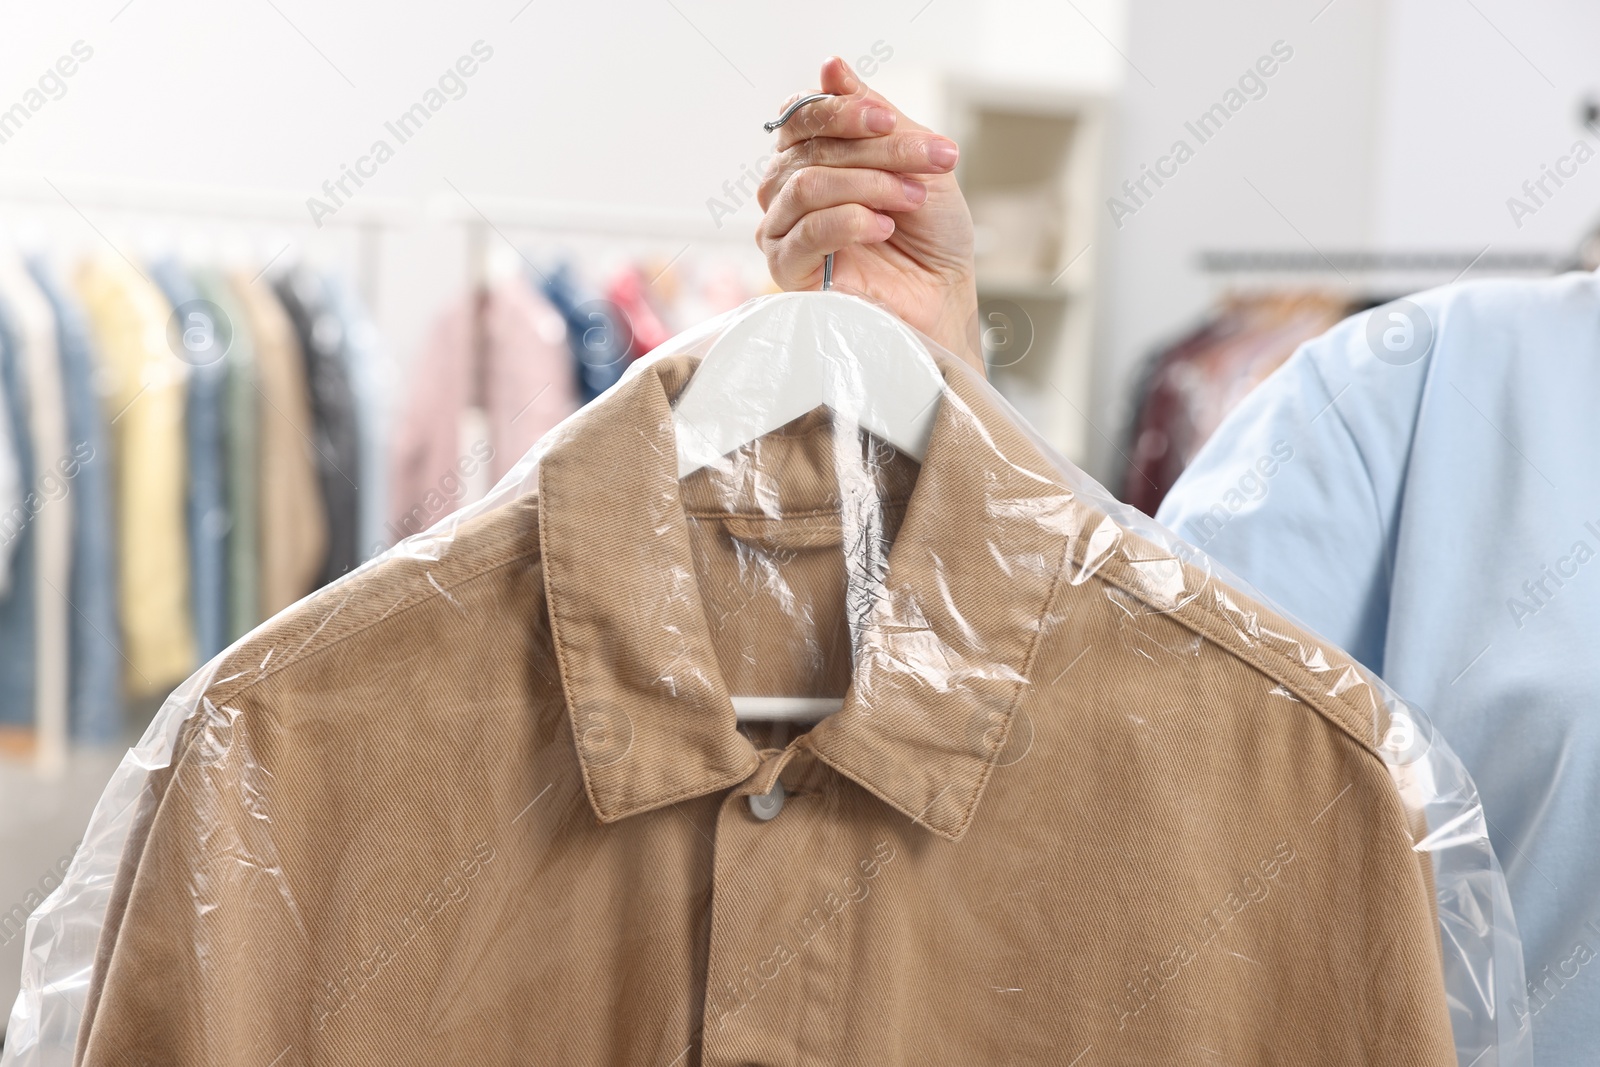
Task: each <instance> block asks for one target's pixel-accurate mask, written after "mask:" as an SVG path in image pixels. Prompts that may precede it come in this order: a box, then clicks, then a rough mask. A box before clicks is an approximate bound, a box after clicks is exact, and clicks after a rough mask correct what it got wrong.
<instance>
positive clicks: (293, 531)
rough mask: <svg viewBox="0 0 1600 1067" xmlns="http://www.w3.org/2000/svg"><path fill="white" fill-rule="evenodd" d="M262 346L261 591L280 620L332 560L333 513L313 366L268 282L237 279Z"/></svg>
mask: <svg viewBox="0 0 1600 1067" xmlns="http://www.w3.org/2000/svg"><path fill="white" fill-rule="evenodd" d="M230 281H231V282H232V284H233V292H234V295H235V297H236V298H237V299H238V301H239V303H240V304H241V305H242V306H243V308H244V312H245V320H246V322H247V323H248V324H249V329H250V336H251V338H252V340H253V344H254V346H255V356H256V368H257V374H258V376H259V384H260V400H261V404H260V407H259V408H258V409H257V410H258V412H259V414H260V422H259V424H258V425H259V434H260V449H261V451H260V457H259V459H258V461H257V464H256V470H257V474H258V481H259V485H260V487H261V496H260V504H259V507H258V509H257V514H258V515H259V516H260V528H259V533H258V534H257V537H256V543H257V544H258V545H259V546H260V560H259V562H258V566H259V568H260V572H259V573H260V579H259V582H258V587H259V590H260V597H261V611H262V613H263V614H264V615H268V616H271V615H274V614H276V613H277V612H279V611H282V610H283V609H284V608H286V607H288V606H289V605H290V604H293V603H294V602H295V601H297V600H299V599H300V598H301V597H303V596H305V595H306V594H307V593H309V592H311V590H312V589H314V588H316V586H317V581H318V578H319V577H320V576H321V574H322V570H323V564H324V561H325V560H326V558H327V554H328V511H327V507H326V506H325V505H324V504H323V500H322V488H321V485H320V484H319V481H318V477H319V476H318V469H317V454H316V449H315V445H314V444H313V438H314V435H315V434H316V426H315V424H314V423H313V421H312V415H311V388H310V386H309V385H308V384H307V383H306V361H305V358H304V357H303V356H302V355H301V354H300V343H299V341H297V340H296V339H295V333H294V326H293V324H292V323H290V321H289V316H288V315H287V314H286V313H285V312H284V310H283V305H282V304H280V303H279V302H278V299H277V297H276V296H275V295H274V294H273V292H272V289H271V287H270V286H268V285H267V283H266V282H265V281H254V280H252V279H251V278H250V277H248V276H247V275H245V274H242V273H241V274H235V275H232V276H230Z"/></svg>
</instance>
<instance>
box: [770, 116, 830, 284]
mask: <svg viewBox="0 0 1600 1067" xmlns="http://www.w3.org/2000/svg"><path fill="white" fill-rule="evenodd" d="M833 95H834V94H833V93H812V94H811V95H810V96H802V97H801V98H800V99H798V100H796V101H795V102H794V103H792V104H790V105H789V106H788V107H786V108H784V109H783V114H781V115H779V116H778V117H777V118H775V119H773V120H772V121H771V122H763V123H762V124H761V128H762V129H763V130H766V131H767V132H768V133H772V132H773V131H774V130H776V129H777V128H778V127H779V126H782V125H783V124H784V123H786V122H788V121H789V120H790V119H792V118H794V113H795V112H796V111H799V110H800V109H801V108H803V107H805V106H806V105H807V104H811V103H815V102H816V101H818V100H829V99H832V98H833ZM822 288H823V290H824V291H826V290H828V289H832V288H833V253H832V252H829V253H828V254H827V255H826V256H824V257H823V259H822Z"/></svg>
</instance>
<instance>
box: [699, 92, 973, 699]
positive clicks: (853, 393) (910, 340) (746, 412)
mask: <svg viewBox="0 0 1600 1067" xmlns="http://www.w3.org/2000/svg"><path fill="white" fill-rule="evenodd" d="M831 96H832V94H830V93H813V94H812V95H810V96H805V97H801V98H800V99H799V100H796V101H795V102H794V103H793V104H790V105H789V106H788V107H787V108H785V109H784V112H783V114H781V115H779V116H778V117H777V118H776V119H774V120H773V121H771V122H768V123H764V124H763V125H764V127H765V129H766V130H767V131H768V132H769V133H770V132H771V131H773V130H776V129H777V128H778V127H780V126H782V125H783V124H784V123H786V122H788V121H789V120H790V119H791V118H793V117H794V115H795V113H796V112H797V111H799V110H800V109H801V108H802V107H804V106H805V105H807V104H809V103H812V102H814V101H817V100H826V99H829V98H830V97H831ZM822 290H823V291H822V292H809V291H808V292H788V293H778V294H775V295H773V296H766V297H761V298H759V299H757V300H756V301H754V302H752V304H751V305H750V306H749V309H748V310H745V311H743V312H741V313H736V315H735V317H734V318H733V319H731V320H730V321H729V323H728V325H727V327H726V328H725V329H724V330H723V332H722V335H721V336H720V337H719V338H718V339H717V340H716V341H715V342H714V343H713V344H712V345H711V347H710V348H709V349H708V350H707V352H706V355H705V358H704V359H702V360H701V361H700V366H699V368H698V369H697V370H696V371H695V373H694V377H693V378H691V379H690V380H689V384H688V385H686V386H685V387H684V388H683V391H682V392H681V393H680V394H679V395H678V399H677V402H676V403H675V404H674V405H673V411H672V421H673V428H674V431H675V434H676V437H677V447H678V477H679V478H685V477H688V476H689V475H690V474H693V473H694V472H695V471H697V470H699V469H701V468H702V467H705V466H709V465H711V464H715V463H720V462H721V460H722V458H723V457H724V456H727V455H729V454H730V453H733V452H736V451H738V450H739V449H740V448H741V447H743V446H744V445H746V444H749V443H750V442H751V441H754V440H756V439H757V438H760V437H763V436H765V435H767V434H769V433H771V432H772V431H774V430H777V429H779V428H780V427H782V426H784V425H786V424H788V423H790V422H792V421H794V420H795V419H797V418H799V417H800V416H802V415H805V414H807V413H808V412H811V411H814V410H816V409H817V408H819V407H826V408H828V409H829V410H830V411H832V412H834V413H835V414H836V415H837V416H839V417H840V418H842V419H844V420H846V421H848V422H850V423H854V424H855V425H857V426H860V427H861V428H862V429H864V430H866V431H868V432H869V433H871V434H872V435H873V436H875V437H877V438H879V439H880V440H883V441H886V442H887V443H889V444H890V445H893V446H894V448H895V449H896V450H897V451H899V452H901V453H903V454H905V455H907V456H909V457H911V458H912V459H915V460H916V461H918V462H919V463H920V462H921V461H922V458H923V456H924V455H926V453H927V449H928V438H929V437H930V435H931V434H932V432H933V423H934V419H935V417H936V415H937V414H938V410H939V402H940V399H941V398H942V397H943V396H944V389H945V384H944V376H943V375H942V374H940V372H939V369H938V367H937V366H936V365H935V364H934V361H933V358H932V356H931V355H930V354H929V352H928V349H927V346H926V345H925V344H924V343H923V341H922V339H921V338H920V337H919V336H918V335H917V333H916V331H914V330H912V329H911V328H910V327H908V326H907V325H906V324H905V323H903V322H901V321H900V320H899V319H898V318H896V317H895V316H893V315H891V314H890V313H889V312H887V311H885V310H883V309H882V308H881V307H879V306H877V305H876V304H873V303H870V302H869V301H866V300H863V299H861V298H860V297H858V296H853V295H851V294H849V293H843V292H839V291H838V290H835V289H834V288H833V254H832V253H829V254H828V255H827V257H826V258H825V259H824V260H823V267H822ZM841 703H842V702H841V701H840V699H839V698H837V697H790V696H735V697H733V707H734V712H735V714H736V715H737V717H738V718H739V719H740V720H763V721H767V722H772V721H783V722H816V721H818V720H820V719H823V718H826V717H827V716H828V715H830V714H832V713H833V712H835V711H838V710H839V708H840V705H841Z"/></svg>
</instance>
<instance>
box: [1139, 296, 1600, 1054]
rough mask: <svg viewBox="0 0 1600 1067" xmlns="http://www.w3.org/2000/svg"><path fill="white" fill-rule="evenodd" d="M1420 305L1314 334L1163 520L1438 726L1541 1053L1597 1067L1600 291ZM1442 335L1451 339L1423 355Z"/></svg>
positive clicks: (1219, 443) (1230, 423) (1245, 411)
mask: <svg viewBox="0 0 1600 1067" xmlns="http://www.w3.org/2000/svg"><path fill="white" fill-rule="evenodd" d="M1411 300H1412V301H1413V302H1414V306H1416V307H1420V308H1421V309H1422V310H1423V312H1425V313H1426V316H1427V321H1418V320H1417V319H1416V316H1415V315H1412V316H1410V321H1409V322H1408V321H1407V319H1406V318H1404V317H1402V318H1396V317H1394V316H1395V315H1396V314H1403V308H1402V309H1400V310H1397V306H1396V305H1392V304H1391V305H1384V306H1383V307H1380V308H1377V309H1375V310H1374V311H1370V312H1366V313H1363V314H1361V315H1357V316H1355V317H1353V318H1350V319H1347V320H1345V321H1344V322H1343V323H1341V324H1340V325H1338V326H1337V327H1335V328H1334V329H1332V330H1330V331H1329V332H1328V333H1326V334H1324V335H1323V336H1322V337H1320V338H1318V339H1316V340H1314V341H1311V342H1309V343H1308V344H1306V345H1304V346H1302V347H1301V349H1300V350H1299V351H1298V352H1297V353H1296V354H1295V355H1294V356H1293V357H1292V358H1291V359H1290V360H1289V361H1288V362H1287V363H1286V364H1285V365H1284V366H1283V367H1282V368H1280V369H1279V370H1278V372H1277V373H1276V374H1274V375H1272V376H1271V377H1270V378H1268V379H1267V380H1266V381H1265V382H1264V383H1262V385H1261V386H1260V387H1259V388H1257V389H1256V390H1255V391H1254V392H1252V393H1251V394H1250V395H1249V396H1248V397H1246V398H1245V400H1244V401H1243V402H1242V403H1241V404H1240V405H1239V407H1238V408H1237V409H1236V410H1235V411H1234V412H1233V413H1232V414H1231V415H1230V416H1229V417H1228V418H1227V420H1225V422H1224V423H1223V425H1222V427H1221V428H1220V429H1218V431H1217V433H1216V434H1215V435H1214V436H1213V437H1212V438H1211V440H1210V441H1209V442H1207V444H1206V445H1205V447H1204V448H1203V449H1201V451H1200V454H1199V455H1198V456H1196V457H1195V461H1194V463H1193V465H1191V466H1190V468H1189V470H1188V471H1187V472H1186V473H1185V474H1184V475H1183V477H1182V478H1181V479H1180V480H1179V481H1178V484H1177V485H1176V486H1175V487H1174V488H1173V491H1172V493H1171V494H1170V495H1169V496H1168V497H1167V498H1166V501H1165V502H1164V503H1163V504H1162V506H1161V508H1160V510H1159V512H1158V514H1157V516H1156V517H1157V518H1158V519H1159V520H1160V521H1161V522H1162V523H1164V524H1165V525H1167V526H1168V527H1170V528H1171V529H1173V530H1176V531H1177V532H1178V533H1180V534H1181V535H1183V536H1184V537H1186V538H1188V539H1189V540H1190V541H1192V542H1194V543H1195V544H1198V545H1200V546H1201V547H1202V548H1204V549H1205V551H1206V552H1207V553H1208V554H1210V555H1211V556H1212V557H1213V558H1215V559H1216V560H1218V561H1219V562H1221V563H1222V564H1223V565H1224V566H1225V567H1228V568H1230V569H1232V570H1233V571H1235V572H1236V573H1237V574H1239V575H1240V576H1241V577H1243V578H1244V579H1246V580H1247V581H1249V582H1251V583H1253V584H1254V585H1255V586H1257V587H1258V588H1259V589H1260V590H1261V591H1262V592H1263V593H1265V594H1266V596H1267V597H1268V598H1269V599H1271V600H1273V601H1276V602H1277V603H1278V604H1279V605H1281V606H1282V607H1283V608H1285V609H1287V611H1288V612H1289V613H1290V614H1291V615H1293V616H1295V617H1297V618H1299V619H1300V620H1301V621H1303V622H1305V623H1306V624H1307V625H1309V626H1310V627H1311V628H1312V629H1313V630H1316V631H1318V632H1320V633H1321V634H1322V635H1323V636H1325V637H1327V638H1330V639H1331V640H1333V641H1334V642H1336V643H1337V644H1339V645H1342V646H1343V647H1344V648H1346V649H1348V650H1349V651H1350V652H1351V653H1353V654H1354V655H1355V656H1356V657H1357V658H1358V659H1360V660H1361V661H1362V662H1363V663H1365V664H1366V665H1367V666H1369V667H1371V668H1372V669H1374V670H1375V671H1378V672H1379V673H1380V674H1382V676H1383V677H1384V679H1385V680H1386V681H1388V682H1389V683H1390V685H1392V686H1393V687H1394V688H1395V690H1396V691H1397V692H1398V693H1399V694H1400V695H1401V696H1402V697H1403V698H1404V699H1406V700H1407V701H1408V702H1410V703H1413V704H1415V705H1416V706H1418V707H1420V708H1422V709H1423V710H1424V711H1425V712H1426V713H1427V714H1428V715H1429V716H1430V717H1431V718H1432V720H1433V722H1434V724H1435V726H1437V728H1438V731H1439V734H1440V735H1441V736H1442V737H1443V738H1444V739H1445V740H1446V741H1447V742H1448V743H1449V744H1450V746H1451V747H1452V748H1454V749H1455V751H1456V752H1457V753H1458V754H1459V755H1460V757H1461V759H1462V761H1463V762H1464V763H1465V764H1466V767H1467V769H1468V771H1470V772H1471V774H1472V776H1473V778H1474V779H1475V781H1476V782H1477V786H1478V789H1479V792H1480V794H1481V796H1482V800H1483V805H1484V813H1485V815H1486V817H1487V819H1488V826H1489V830H1490V837H1491V841H1492V842H1493V844H1494V846H1495V850H1496V852H1497V854H1498V855H1499V857H1500V860H1501V862H1502V863H1503V864H1504V866H1505V872H1506V876H1507V880H1508V883H1509V886H1510V890H1511V900H1512V905H1513V908H1514V910H1515V913H1516V917H1517V922H1518V926H1519V927H1520V929H1521V934H1522V938H1523V945H1524V957H1525V960H1526V966H1527V976H1528V979H1529V993H1530V997H1529V1011H1530V1014H1531V1016H1532V1027H1533V1045H1534V1060H1535V1062H1536V1063H1540V1064H1551V1065H1567V1064H1579V1063H1585V1064H1587V1063H1592V1062H1593V1061H1594V1057H1595V1054H1596V1053H1595V1050H1596V1049H1597V1048H1600V848H1597V847H1596V842H1597V839H1596V828H1595V824H1596V817H1597V815H1600V653H1597V644H1600V280H1597V279H1596V278H1595V276H1593V275H1589V274H1569V275H1565V276H1563V277H1560V278H1552V279H1545V280H1539V281H1494V282H1481V283H1472V284H1466V285H1458V286H1450V287H1446V288H1443V289H1436V290H1433V291H1431V292H1428V293H1423V294H1421V295H1418V296H1415V297H1412V298H1411ZM1372 316H1377V320H1376V321H1375V322H1373V321H1372V319H1371V317H1372ZM1369 325H1370V327H1371V329H1370V330H1369ZM1430 326H1431V331H1432V334H1433V343H1432V347H1431V349H1430V350H1428V351H1427V353H1426V354H1425V355H1422V354H1421V346H1420V345H1416V346H1415V347H1413V348H1412V349H1411V350H1410V351H1409V352H1408V351H1407V349H1406V346H1407V344H1408V340H1409V339H1411V338H1414V337H1419V336H1422V334H1421V332H1420V331H1424V330H1427V329H1429V327H1430ZM1369 334H1370V336H1371V337H1372V338H1373V340H1371V341H1369ZM1412 343H1414V342H1412ZM1391 344H1392V345H1393V347H1394V348H1396V349H1398V350H1399V351H1398V352H1396V351H1389V350H1388V347H1389V346H1390V345H1391ZM1380 351H1381V352H1384V353H1385V358H1383V359H1379V358H1378V357H1377V356H1376V355H1375V353H1377V352H1380ZM1417 357H1420V358H1417Z"/></svg>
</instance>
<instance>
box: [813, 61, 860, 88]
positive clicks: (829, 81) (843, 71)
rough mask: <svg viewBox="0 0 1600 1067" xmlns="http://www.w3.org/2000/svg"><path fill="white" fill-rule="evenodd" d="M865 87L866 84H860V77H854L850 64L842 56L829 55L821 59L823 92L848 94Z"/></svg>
mask: <svg viewBox="0 0 1600 1067" xmlns="http://www.w3.org/2000/svg"><path fill="white" fill-rule="evenodd" d="M865 88H866V86H865V85H864V84H862V81H861V79H860V78H858V77H856V72H855V71H853V70H851V69H850V64H849V63H846V62H845V61H844V59H843V58H842V57H840V56H829V57H828V58H827V59H824V60H823V61H822V91H823V92H825V93H833V94H835V95H837V96H849V95H850V94H852V93H857V92H860V91H861V90H862V89H865Z"/></svg>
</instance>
